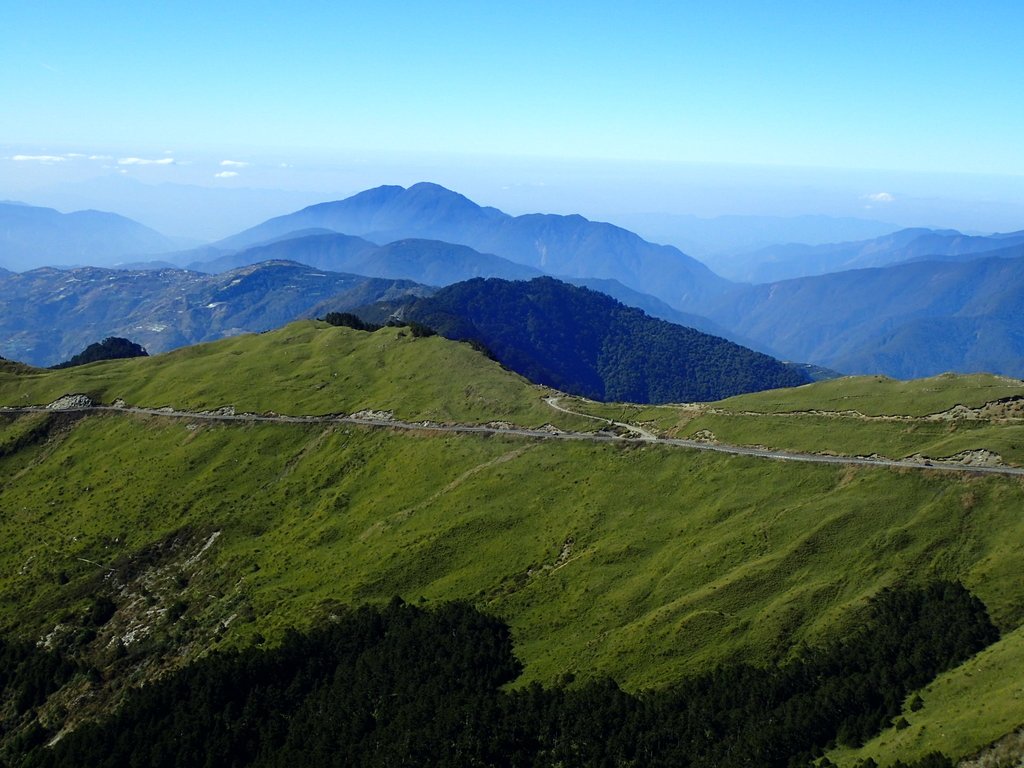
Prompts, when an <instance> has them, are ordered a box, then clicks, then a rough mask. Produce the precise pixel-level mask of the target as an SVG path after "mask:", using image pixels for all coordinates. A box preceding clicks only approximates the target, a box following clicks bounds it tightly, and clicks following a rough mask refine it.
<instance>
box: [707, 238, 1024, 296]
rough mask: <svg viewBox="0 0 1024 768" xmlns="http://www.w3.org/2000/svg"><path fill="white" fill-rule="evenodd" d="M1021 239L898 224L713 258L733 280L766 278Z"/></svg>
mask: <svg viewBox="0 0 1024 768" xmlns="http://www.w3.org/2000/svg"><path fill="white" fill-rule="evenodd" d="M1021 245H1024V232H1010V233H1006V234H996V235H989V236H977V235H976V236H972V235H965V234H963V233H962V232H957V231H956V230H933V229H902V230H900V231H898V232H893V233H891V234H887V235H884V236H882V237H876V238H874V239H871V240H862V241H858V242H845V243H836V242H834V243H827V244H823V245H813V246H812V245H805V244H799V243H790V244H785V245H773V246H770V247H768V248H762V249H760V250H757V251H753V252H751V253H745V254H739V255H736V256H733V257H727V258H722V259H720V260H719V261H718V262H717V264H718V265H719V266H720V268H722V269H723V271H724V272H725V273H726V274H728V275H730V276H731V277H733V278H734V279H736V280H740V281H742V282H749V283H767V282H772V281H775V280H786V279H789V278H793V277H805V276H810V275H824V274H827V273H829V272H841V271H844V270H849V269H860V268H863V267H884V266H888V265H890V264H897V263H899V262H902V261H913V260H922V259H932V258H935V257H940V258H942V259H948V258H952V259H956V260H969V259H972V258H978V257H981V256H983V255H985V254H990V255H994V254H995V252H996V251H1002V252H1005V251H1007V249H1012V248H1014V247H1016V246H1021Z"/></svg>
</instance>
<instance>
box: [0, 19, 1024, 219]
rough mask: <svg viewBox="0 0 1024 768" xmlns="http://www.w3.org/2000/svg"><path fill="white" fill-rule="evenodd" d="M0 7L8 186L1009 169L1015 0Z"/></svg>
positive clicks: (1014, 123)
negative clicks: (126, 179) (373, 166)
mask: <svg viewBox="0 0 1024 768" xmlns="http://www.w3.org/2000/svg"><path fill="white" fill-rule="evenodd" d="M4 5H5V8H4V24H3V25H2V27H0V155H2V156H3V158H4V160H5V161H6V163H7V169H6V171H4V170H3V169H0V183H3V182H5V181H8V182H10V180H11V179H12V178H13V179H14V181H18V180H19V178H18V177H15V176H14V175H15V174H20V179H21V180H23V181H27V180H29V178H30V177H32V178H34V179H36V180H37V181H38V182H39V183H44V182H45V183H51V182H53V181H54V180H56V179H59V178H63V176H62V174H63V175H64V176H66V175H67V174H68V173H70V171H68V169H69V168H70V167H71V164H69V163H67V160H68V159H76V160H79V161H81V162H79V163H76V164H75V165H78V166H84V165H85V164H86V162H85V161H86V160H87V158H88V157H89V156H96V157H97V158H104V157H107V156H109V157H110V158H113V159H114V162H108V163H107V166H106V168H105V170H106V171H109V172H119V173H124V174H138V175H139V176H140V178H144V180H147V181H152V180H154V179H157V178H159V177H158V176H154V173H155V172H157V171H160V170H161V169H163V170H164V171H166V176H167V178H172V169H171V168H169V167H167V166H171V165H175V166H177V165H179V164H183V163H189V162H191V163H198V162H199V160H198V159H199V158H200V157H203V158H206V161H205V164H203V165H202V173H201V178H202V179H205V182H204V183H211V184H213V183H228V182H229V181H230V183H234V184H240V183H243V182H244V180H245V179H246V178H247V177H248V178H249V179H250V180H251V181H252V182H253V183H257V182H258V183H259V184H261V185H263V186H267V185H272V186H273V185H276V186H282V187H288V186H289V185H291V186H293V187H294V186H301V184H299V183H298V182H296V180H295V179H292V180H289V179H288V178H285V177H286V176H287V174H285V173H284V172H283V171H280V172H278V173H277V174H276V176H273V177H271V176H268V175H266V170H267V168H269V167H271V166H274V167H276V168H278V169H284V168H286V167H287V166H289V165H292V166H299V165H301V166H302V167H303V168H305V169H306V171H307V176H306V177H305V179H306V180H305V181H304V182H302V183H303V184H306V185H307V186H309V185H312V184H313V183H314V182H313V181H311V179H312V176H311V175H309V174H310V173H311V169H312V168H313V167H314V166H315V165H316V163H317V158H318V157H322V158H324V162H325V164H326V163H328V159H330V158H333V162H334V163H335V167H337V164H338V163H339V162H342V161H341V160H339V158H342V159H343V160H344V162H347V163H349V164H351V163H358V162H363V163H364V165H365V164H366V163H373V162H377V161H376V160H374V158H378V159H379V158H381V157H389V158H391V161H390V166H388V167H390V168H391V170H392V171H393V170H394V166H395V164H396V163H398V164H399V165H400V162H399V161H397V160H394V158H401V157H407V158H416V160H415V162H411V163H410V167H414V166H415V167H417V172H420V168H422V167H423V166H424V165H425V166H426V167H427V168H428V169H429V167H430V165H431V161H430V159H429V158H431V157H434V158H435V161H434V163H435V165H437V164H442V165H444V167H445V168H450V167H451V166H452V165H459V164H460V163H461V164H462V167H463V169H464V170H465V169H469V168H472V167H474V166H475V167H477V168H480V167H481V166H487V165H488V164H495V163H496V165H501V164H502V163H504V165H505V166H506V167H512V166H514V165H515V164H516V163H515V161H516V159H517V158H522V159H524V160H523V163H525V164H526V165H529V164H531V163H532V164H533V165H536V164H537V163H538V162H539V161H543V160H544V159H550V160H552V161H553V162H563V163H564V162H569V163H575V162H578V163H580V164H583V165H586V164H587V163H592V164H593V167H594V168H598V167H603V168H605V169H606V171H605V172H603V173H605V175H606V176H607V175H612V176H614V173H613V172H612V171H608V170H607V169H610V168H613V167H616V166H615V164H616V163H621V162H623V161H625V162H627V163H634V164H636V165H635V168H640V167H641V166H642V167H644V168H647V169H648V170H647V171H644V173H648V172H649V173H653V174H654V176H653V177H651V178H655V177H656V176H657V170H656V167H657V166H658V165H659V164H665V165H671V164H673V163H674V164H687V163H690V164H692V163H700V164H712V165H715V164H731V165H734V166H768V167H787V168H788V167H803V168H820V169H831V170H832V171H835V172H837V173H839V174H840V175H842V174H843V173H846V174H847V175H849V173H862V172H864V171H871V170H880V171H896V172H914V173H917V174H941V175H943V176H944V178H946V179H947V183H948V186H949V187H950V189H951V190H952V188H953V187H954V186H956V184H955V181H953V180H951V179H952V176H956V175H965V174H966V175H970V176H974V177H979V176H993V177H1004V178H1008V179H1011V180H1017V181H1012V182H1010V186H1011V187H1012V189H1011V197H1012V195H1014V194H1016V190H1017V189H1018V188H1019V184H1017V182H1019V181H1020V180H1024V141H1021V137H1022V136H1024V99H1022V98H1021V97H1020V89H1021V80H1022V75H1024V46H1021V45H1020V43H1019V36H1020V32H1021V30H1024V3H1020V2H978V3H951V2H950V3H947V2H915V1H913V0H911V1H907V2H898V3H881V2H867V3H832V2H778V3H768V2H757V3H755V2H719V3H708V2H700V3H688V2H679V3H653V2H646V3H644V2H640V3H632V4H630V3H623V2H621V0H619V1H618V2H590V3H573V2H564V3H534V2H519V3H507V4H500V5H499V4H493V3H480V2H473V3H470V2H432V3H412V2H408V3H396V2H378V3H361V4H354V3H344V2H343V3H312V2H306V3H293V4H284V3H280V2H274V3H265V2H252V1H250V2H244V3H241V2H233V1H228V2H221V3H205V2H204V3H185V2H152V3H137V2H135V3H121V2H104V3H102V4H85V3H77V2H76V3H71V2H46V1H45V0H43V1H40V2H31V3H13V2H7V3H5V4H4ZM66 153H71V154H84V155H86V158H66V159H65V160H64V161H53V162H51V163H49V164H50V165H51V166H54V167H53V168H50V169H48V170H47V169H39V168H35V169H32V170H30V166H31V165H32V164H33V163H36V164H37V165H38V164H42V163H45V161H43V160H40V161H33V160H28V159H22V160H20V161H18V162H16V163H15V162H14V161H12V160H11V158H13V157H15V156H19V157H22V158H36V157H38V158H46V157H51V158H53V157H57V156H58V155H61V154H66ZM190 157H191V158H192V159H191V160H188V159H187V158H190ZM130 158H137V159H138V160H139V161H140V162H139V163H136V164H127V165H124V164H122V165H118V164H117V162H116V161H118V160H123V159H130ZM291 158H298V159H299V161H298V162H290V159H291ZM436 158H444V161H443V163H440V161H438V160H436ZM495 158H501V159H502V160H501V161H500V162H499V161H497V160H495ZM161 159H163V160H165V163H163V164H162V165H161V164H156V163H155V161H156V160H161ZM223 160H234V161H235V162H237V163H248V164H249V165H235V166H219V163H220V162H221V161H223ZM141 161H150V165H144V164H143V163H142V162H141ZM171 161H173V162H171ZM91 162H93V163H94V164H95V163H102V162H104V161H103V160H102V159H98V160H95V161H91ZM417 163H418V164H419V165H418V166H417ZM602 163H604V165H603V166H602V165H601V164H602ZM385 165H387V164H385ZM257 166H262V167H263V169H264V171H265V173H264V175H263V176H257V175H256V174H255V168H256V167H257ZM325 167H326V166H325ZM83 173H85V170H82V169H81V168H80V170H79V176H80V175H82V174H83ZM174 173H176V174H177V176H174V177H173V178H174V180H176V181H181V180H182V179H183V174H184V173H185V171H184V170H182V168H180V167H179V168H177V170H176V171H174ZM189 173H191V174H192V176H191V177H190V180H191V181H192V182H194V183H198V182H199V180H200V175H199V171H198V170H193V171H189ZM33 174H36V176H33ZM218 174H219V175H218ZM232 174H234V175H232ZM314 175H315V174H314ZM399 175H400V174H399ZM369 176H372V174H368V177H369ZM528 176H529V174H525V172H524V174H523V178H524V179H526V178H527V177H528ZM393 180H394V179H393V178H381V179H380V183H385V182H388V181H393ZM11 183H13V182H11ZM318 183H320V184H321V186H324V185H328V186H330V185H335V186H338V185H343V184H342V182H340V181H338V179H337V178H336V179H334V180H333V181H332V180H330V179H327V178H323V179H321V180H320V182H318ZM353 183H354V182H353ZM524 183H525V182H524ZM609 183H611V181H609ZM1022 183H1024V182H1022ZM866 184H867V185H866V186H865V187H864V191H863V194H864V195H871V194H880V193H881V192H888V193H889V194H896V193H894V192H889V191H888V190H887V189H885V188H883V187H880V186H879V185H877V184H876V185H874V186H872V185H871V184H870V183H866ZM1014 184H1017V186H1014ZM15 186H16V185H15ZM577 186H578V187H580V188H581V189H582V186H581V185H580V184H577ZM924 186H925V187H927V186H928V185H927V184H925V185H924ZM975 186H977V184H975ZM997 186H998V185H997ZM1004 186H1005V185H1004ZM310 188H312V187H310ZM943 194H946V192H943ZM949 194H954V192H950V193H949ZM993 194H995V193H993ZM999 194H1002V193H999ZM2 196H3V193H2V190H0V197H2ZM947 196H948V195H947ZM982 196H983V195H982ZM997 196H998V195H997ZM1021 197H1022V199H1024V192H1022V193H1021ZM1021 226H1024V222H1022V223H1021Z"/></svg>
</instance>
